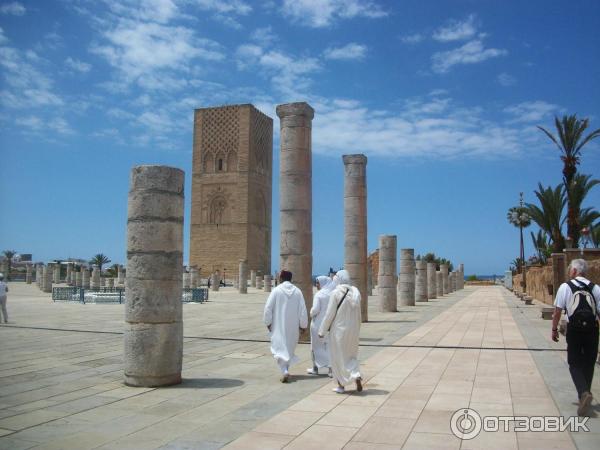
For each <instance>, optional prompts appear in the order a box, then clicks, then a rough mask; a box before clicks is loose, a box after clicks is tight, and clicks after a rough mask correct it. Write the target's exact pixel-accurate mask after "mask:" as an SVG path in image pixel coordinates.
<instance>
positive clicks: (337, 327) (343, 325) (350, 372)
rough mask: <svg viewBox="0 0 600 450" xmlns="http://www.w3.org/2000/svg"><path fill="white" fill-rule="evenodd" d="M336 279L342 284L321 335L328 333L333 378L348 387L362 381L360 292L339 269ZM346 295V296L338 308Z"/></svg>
mask: <svg viewBox="0 0 600 450" xmlns="http://www.w3.org/2000/svg"><path fill="white" fill-rule="evenodd" d="M335 278H337V281H338V282H339V285H338V286H337V287H336V288H335V290H334V291H333V293H332V294H331V297H330V300H329V305H328V307H327V312H326V313H325V317H324V318H323V323H322V324H321V328H320V329H319V334H320V335H322V336H323V335H325V334H326V333H327V331H328V330H329V355H330V358H331V361H330V364H331V369H332V371H333V377H334V378H335V379H336V380H337V381H338V383H339V384H341V385H342V386H346V385H347V384H350V383H351V382H353V381H356V379H358V378H361V375H360V367H359V363H358V344H359V335H360V322H361V314H360V292H359V291H358V289H356V288H355V287H353V286H350V284H349V283H350V277H349V275H348V272H347V271H345V270H340V271H339V272H338V273H337V274H336V276H335ZM335 278H334V280H335ZM346 292H347V294H346ZM344 294H346V297H345V298H344V301H343V302H342V304H341V305H340V307H339V309H338V304H339V303H340V302H341V301H342V297H344Z"/></svg>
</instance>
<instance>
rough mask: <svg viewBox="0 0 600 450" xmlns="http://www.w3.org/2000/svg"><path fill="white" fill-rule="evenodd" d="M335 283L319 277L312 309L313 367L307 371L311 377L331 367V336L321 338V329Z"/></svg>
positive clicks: (324, 277) (325, 277)
mask: <svg viewBox="0 0 600 450" xmlns="http://www.w3.org/2000/svg"><path fill="white" fill-rule="evenodd" d="M332 286H333V282H332V280H331V278H329V277H327V276H324V275H323V276H320V277H317V289H318V291H317V293H316V294H315V296H314V298H313V305H312V308H311V309H310V317H311V319H312V322H311V324H310V349H311V354H312V361H313V367H312V368H311V369H307V370H306V371H307V372H308V373H309V374H311V375H318V374H319V369H320V368H321V367H329V349H328V341H329V336H328V335H326V336H325V337H320V336H319V328H320V327H321V323H322V322H323V318H324V317H325V313H326V312H327V305H328V304H329V297H330V296H331V291H332V289H331V288H332ZM329 376H330V377H331V367H329Z"/></svg>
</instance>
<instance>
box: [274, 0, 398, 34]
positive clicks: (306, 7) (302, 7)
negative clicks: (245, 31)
mask: <svg viewBox="0 0 600 450" xmlns="http://www.w3.org/2000/svg"><path fill="white" fill-rule="evenodd" d="M281 12H282V14H283V15H284V16H285V17H289V18H290V19H291V20H292V21H294V22H298V23H301V24H303V25H307V26H309V27H313V28H322V27H328V26H330V25H332V24H333V22H335V21H337V20H340V19H352V18H354V17H367V18H379V17H385V16H387V12H386V11H384V10H383V9H382V8H381V6H379V5H378V4H377V3H375V2H374V1H371V0H362V1H361V0H284V1H283V5H282V7H281Z"/></svg>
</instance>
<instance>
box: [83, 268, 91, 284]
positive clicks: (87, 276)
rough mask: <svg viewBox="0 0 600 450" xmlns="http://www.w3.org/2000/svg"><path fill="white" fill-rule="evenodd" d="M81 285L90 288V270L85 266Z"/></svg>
mask: <svg viewBox="0 0 600 450" xmlns="http://www.w3.org/2000/svg"><path fill="white" fill-rule="evenodd" d="M81 287H82V288H84V289H89V288H90V271H89V270H88V269H87V268H85V267H83V268H82V269H81Z"/></svg>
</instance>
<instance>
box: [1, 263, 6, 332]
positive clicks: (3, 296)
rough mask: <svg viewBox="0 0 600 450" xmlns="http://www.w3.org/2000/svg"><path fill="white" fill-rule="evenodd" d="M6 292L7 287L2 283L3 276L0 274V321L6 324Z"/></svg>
mask: <svg viewBox="0 0 600 450" xmlns="http://www.w3.org/2000/svg"><path fill="white" fill-rule="evenodd" d="M7 292H8V285H7V284H6V283H5V282H4V274H3V273H0V308H1V309H2V315H0V320H2V319H4V323H8V312H7V311H6V293H7Z"/></svg>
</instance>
